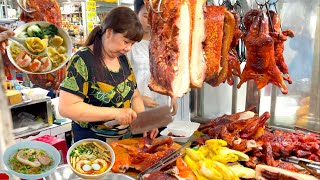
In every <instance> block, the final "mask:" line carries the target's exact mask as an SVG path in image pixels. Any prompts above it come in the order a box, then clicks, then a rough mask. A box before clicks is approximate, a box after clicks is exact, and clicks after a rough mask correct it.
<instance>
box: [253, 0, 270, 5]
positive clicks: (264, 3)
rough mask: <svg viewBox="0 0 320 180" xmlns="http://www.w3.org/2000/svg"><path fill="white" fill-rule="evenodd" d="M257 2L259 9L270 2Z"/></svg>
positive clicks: (266, 0) (265, 0) (267, 0)
mask: <svg viewBox="0 0 320 180" xmlns="http://www.w3.org/2000/svg"><path fill="white" fill-rule="evenodd" d="M255 1H256V3H257V5H258V6H259V7H263V6H265V5H266V4H268V3H269V1H270V0H264V3H259V2H258V0H255Z"/></svg>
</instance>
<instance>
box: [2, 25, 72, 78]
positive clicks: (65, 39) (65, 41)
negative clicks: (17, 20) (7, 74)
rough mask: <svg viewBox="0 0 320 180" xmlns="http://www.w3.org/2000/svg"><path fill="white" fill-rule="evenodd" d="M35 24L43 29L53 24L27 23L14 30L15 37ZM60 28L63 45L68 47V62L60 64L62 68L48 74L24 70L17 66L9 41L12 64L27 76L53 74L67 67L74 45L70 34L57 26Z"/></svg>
mask: <svg viewBox="0 0 320 180" xmlns="http://www.w3.org/2000/svg"><path fill="white" fill-rule="evenodd" d="M34 24H39V25H40V26H41V27H48V26H50V25H51V23H49V22H46V21H33V22H29V23H26V24H24V25H22V26H19V27H18V28H17V29H16V30H14V33H15V36H16V37H17V36H18V35H19V34H20V33H21V32H23V31H24V30H25V29H26V28H27V27H29V26H31V25H34ZM56 27H57V28H58V35H59V36H61V37H62V38H63V44H64V45H66V47H67V53H66V55H67V58H66V60H65V61H64V62H63V63H61V64H60V66H58V67H56V68H55V69H51V70H50V71H46V72H30V71H27V70H25V69H23V68H21V67H20V66H18V65H17V63H16V61H15V60H14V59H13V58H12V55H11V50H10V46H11V44H12V42H11V41H9V46H8V47H7V52H8V53H7V54H8V57H9V59H10V61H11V63H12V64H13V65H14V66H15V67H16V68H17V69H19V70H20V71H22V72H24V73H26V74H48V73H52V72H54V71H56V70H58V69H60V68H62V67H63V66H65V65H66V63H67V62H68V61H69V60H70V58H71V55H72V47H73V44H72V41H71V38H70V37H69V35H68V33H67V32H66V31H65V30H63V29H61V28H59V27H58V26H56Z"/></svg>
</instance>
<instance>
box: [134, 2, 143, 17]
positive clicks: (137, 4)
mask: <svg viewBox="0 0 320 180" xmlns="http://www.w3.org/2000/svg"><path fill="white" fill-rule="evenodd" d="M143 6H144V2H143V0H134V3H133V8H134V12H135V13H136V14H139V12H140V10H141V8H142V7H143Z"/></svg>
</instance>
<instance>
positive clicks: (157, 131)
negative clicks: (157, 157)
mask: <svg viewBox="0 0 320 180" xmlns="http://www.w3.org/2000/svg"><path fill="white" fill-rule="evenodd" d="M158 133H159V130H158V129H152V130H151V131H149V132H144V133H143V137H147V136H149V137H150V138H151V139H154V138H156V137H157V135H158Z"/></svg>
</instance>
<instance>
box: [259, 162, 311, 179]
mask: <svg viewBox="0 0 320 180" xmlns="http://www.w3.org/2000/svg"><path fill="white" fill-rule="evenodd" d="M255 178H256V179H257V180H317V178H315V177H314V176H310V175H306V174H300V173H295V172H291V171H287V170H284V169H280V168H276V167H272V166H266V165H261V164H259V165H257V166H256V177H255Z"/></svg>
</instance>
